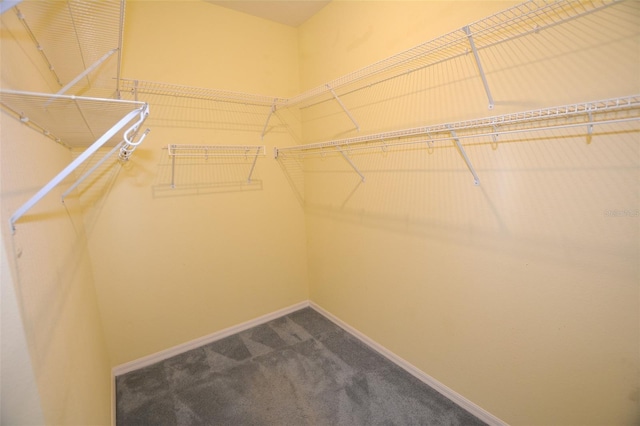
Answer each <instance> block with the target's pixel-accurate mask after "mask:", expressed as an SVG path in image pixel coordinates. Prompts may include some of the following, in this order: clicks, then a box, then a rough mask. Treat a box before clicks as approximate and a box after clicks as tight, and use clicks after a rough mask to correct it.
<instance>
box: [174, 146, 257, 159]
mask: <svg viewBox="0 0 640 426" xmlns="http://www.w3.org/2000/svg"><path fill="white" fill-rule="evenodd" d="M167 152H168V154H169V156H171V157H204V158H208V157H245V158H246V157H247V156H260V155H265V148H264V145H187V144H181V145H176V144H170V145H169V146H168V147H167Z"/></svg>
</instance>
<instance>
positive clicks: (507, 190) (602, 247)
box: [278, 123, 640, 268]
mask: <svg viewBox="0 0 640 426" xmlns="http://www.w3.org/2000/svg"><path fill="white" fill-rule="evenodd" d="M621 126H622V127H621ZM616 127H617V128H615V129H614V128H613V127H611V128H604V126H602V128H601V129H600V130H598V131H594V133H593V134H592V135H588V134H586V132H584V131H578V132H576V131H575V130H573V131H571V129H569V130H565V131H560V130H555V131H553V132H550V131H546V132H545V133H544V134H538V135H536V137H535V138H532V137H531V136H529V137H526V136H511V137H510V138H508V137H505V136H504V135H503V136H501V140H500V141H499V143H498V144H497V145H496V143H495V142H494V141H493V140H488V141H487V140H485V141H479V140H476V141H472V142H471V143H466V144H465V149H466V151H467V153H468V156H469V157H470V159H471V161H472V163H474V165H475V168H476V170H477V173H478V175H479V177H480V182H481V183H480V185H479V186H475V185H474V184H473V178H472V175H471V173H470V172H469V170H468V169H467V168H466V166H465V163H464V161H463V159H462V158H461V156H460V154H459V152H458V151H457V150H456V148H455V147H454V146H453V143H450V144H446V143H443V144H441V145H439V146H438V145H436V146H435V148H432V149H429V148H427V147H419V148H414V147H410V148H408V147H398V148H392V147H391V148H389V149H387V150H386V152H381V151H380V150H375V151H369V152H354V153H352V154H351V156H350V158H351V160H352V161H353V163H354V164H356V165H357V167H358V169H359V170H360V172H361V173H362V174H363V175H364V177H365V178H366V180H365V181H364V182H363V181H362V179H361V178H360V176H359V175H358V174H357V173H356V172H355V171H354V170H353V169H352V168H351V167H350V165H349V164H348V163H347V161H345V159H344V158H343V157H342V156H340V155H336V153H335V152H333V153H327V154H326V155H324V156H317V155H316V156H309V157H303V156H301V155H298V154H288V155H287V156H285V157H284V158H279V159H278V162H279V164H280V165H281V167H282V169H283V171H284V172H285V174H286V175H287V177H288V179H289V182H290V184H291V186H292V190H293V191H294V192H295V193H296V195H297V196H298V199H299V200H300V201H301V204H303V205H304V207H305V210H306V211H307V213H308V214H309V215H310V216H312V217H316V218H319V219H323V220H328V221H331V222H337V223H344V224H345V225H349V226H357V227H362V228H369V229H378V230H382V231H385V232H391V233H395V234H401V235H405V236H408V237H410V238H414V239H415V238H417V239H421V240H440V241H445V240H446V241H448V242H455V243H457V244H459V245H474V246H477V247H479V248H480V249H485V250H491V251H496V252H500V251H504V252H505V253H508V252H512V251H513V250H525V251H527V252H528V253H523V255H524V256H525V257H532V256H533V257H538V258H543V259H544V258H547V259H549V258H552V257H557V256H564V257H567V258H568V262H573V263H574V264H575V265H576V266H578V267H594V266H596V265H593V264H585V262H584V261H583V260H581V259H583V258H585V259H590V258H593V256H592V255H590V256H582V254H585V252H587V251H588V252H590V251H593V252H596V251H597V252H599V253H602V252H603V251H604V252H605V253H607V255H605V256H603V257H607V256H611V257H614V258H615V257H618V256H622V255H623V254H624V253H625V252H627V253H628V251H629V250H632V249H633V247H632V246H633V244H635V243H634V241H635V240H634V237H633V235H629V229H631V228H629V226H630V222H632V223H635V224H637V221H638V220H640V217H639V216H640V210H639V209H638V207H639V206H637V205H635V204H633V203H631V200H634V199H635V198H634V197H635V195H634V194H635V191H636V188H637V174H638V169H639V164H638V158H639V157H640V153H639V152H638V146H637V137H638V134H639V132H640V131H639V130H638V129H637V127H636V128H634V127H633V123H631V124H627V125H619V124H618V125H616ZM581 130H582V129H581ZM552 133H553V134H552ZM583 133H584V134H583ZM629 203H631V204H629ZM604 229H607V231H606V232H605V231H604ZM636 233H637V232H636ZM636 237H637V236H636ZM505 242H506V244H505ZM636 242H637V241H636ZM549 247H554V249H549ZM556 247H557V248H556ZM559 247H564V248H562V249H561V248H559ZM616 264H617V263H616V262H610V263H609V264H608V265H607V262H606V260H604V259H603V262H602V264H601V266H602V267H606V268H610V267H614V265H616Z"/></svg>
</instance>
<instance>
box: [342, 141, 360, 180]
mask: <svg viewBox="0 0 640 426" xmlns="http://www.w3.org/2000/svg"><path fill="white" fill-rule="evenodd" d="M336 149H337V150H338V152H339V153H340V154H342V156H343V157H344V159H345V160H347V163H349V165H350V166H351V167H353V170H355V172H356V173H357V174H358V175H359V176H360V178H361V179H362V182H365V178H364V175H363V174H362V173H360V170H359V169H358V167H356V165H355V164H353V161H351V158H349V156H348V155H347V154H345V152H344V151H343V150H342V149H340V147H339V146H336Z"/></svg>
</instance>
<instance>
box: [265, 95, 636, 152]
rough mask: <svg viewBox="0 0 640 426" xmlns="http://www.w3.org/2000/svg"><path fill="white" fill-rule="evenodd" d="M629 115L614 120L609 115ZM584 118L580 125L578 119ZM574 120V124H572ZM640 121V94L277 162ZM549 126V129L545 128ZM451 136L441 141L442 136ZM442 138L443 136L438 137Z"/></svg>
mask: <svg viewBox="0 0 640 426" xmlns="http://www.w3.org/2000/svg"><path fill="white" fill-rule="evenodd" d="M625 112H626V113H628V114H626V115H623V116H621V115H620V114H618V115H616V116H611V115H610V114H609V115H607V113H625ZM579 118H582V120H581V121H576V119H579ZM569 120H573V121H569ZM636 120H640V94H639V95H631V96H624V97H619V98H612V99H604V100H598V101H592V102H583V103H576V104H571V105H563V106H557V107H551V108H541V109H535V110H529V111H523V112H517V113H512V114H505V115H498V116H491V117H486V118H479V119H474V120H465V121H458V122H454V123H444V124H436V125H432V126H423V127H413V128H409V129H402V130H394V131H390V132H384V133H375V134H370V135H362V136H355V137H352V138H345V139H336V140H331V141H325V142H317V143H311V144H306V145H296V146H289V147H284V148H277V147H276V148H275V155H276V158H277V156H278V155H281V154H288V153H303V152H309V151H319V152H320V151H322V150H324V149H326V148H335V147H340V148H349V149H350V150H352V149H353V148H352V147H353V146H354V145H360V144H367V147H366V148H367V149H373V148H380V147H382V146H383V144H384V146H386V147H392V146H396V145H406V144H407V142H406V140H405V139H410V138H415V137H419V138H421V140H420V141H409V142H408V143H409V144H419V143H422V144H424V143H425V142H435V141H450V140H452V139H453V137H452V136H451V131H452V130H453V131H461V132H464V133H463V134H460V135H459V136H458V137H467V138H468V137H479V136H491V135H497V136H498V135H501V134H507V133H520V132H530V131H536V130H547V129H553V128H562V127H567V126H571V127H573V126H583V127H584V128H585V129H588V127H589V126H593V125H598V124H605V123H615V122H624V121H636ZM545 123H548V124H547V125H544V124H545ZM443 133H444V134H448V135H446V136H444V137H442V134H443ZM439 135H440V136H439Z"/></svg>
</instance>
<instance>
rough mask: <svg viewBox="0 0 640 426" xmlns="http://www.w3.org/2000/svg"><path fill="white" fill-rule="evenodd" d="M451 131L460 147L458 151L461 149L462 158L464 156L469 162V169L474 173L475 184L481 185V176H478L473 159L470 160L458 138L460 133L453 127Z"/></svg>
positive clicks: (467, 162)
mask: <svg viewBox="0 0 640 426" xmlns="http://www.w3.org/2000/svg"><path fill="white" fill-rule="evenodd" d="M450 131H451V137H453V141H454V142H455V144H456V147H457V148H458V151H460V155H462V158H464V162H465V163H466V164H467V167H468V168H469V171H470V172H471V174H472V175H473V184H474V185H480V178H478V174H477V173H476V170H475V169H474V168H473V164H471V161H470V160H469V156H467V152H466V151H465V150H464V148H463V146H462V144H461V143H460V139H458V135H457V134H456V131H455V130H453V129H451V130H450Z"/></svg>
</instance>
